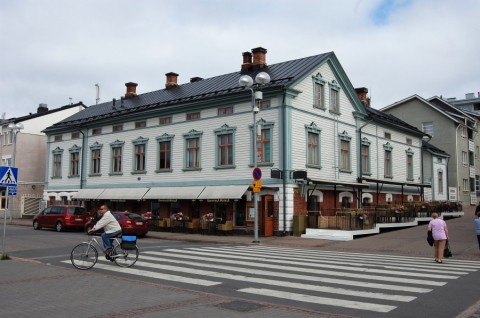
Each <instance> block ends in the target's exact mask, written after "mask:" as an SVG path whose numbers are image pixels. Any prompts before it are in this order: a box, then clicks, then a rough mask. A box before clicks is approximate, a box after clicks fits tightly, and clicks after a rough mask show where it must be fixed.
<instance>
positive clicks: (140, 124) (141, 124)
mask: <svg viewBox="0 0 480 318" xmlns="http://www.w3.org/2000/svg"><path fill="white" fill-rule="evenodd" d="M145 127H147V122H146V121H145V120H142V121H136V122H135V128H145Z"/></svg>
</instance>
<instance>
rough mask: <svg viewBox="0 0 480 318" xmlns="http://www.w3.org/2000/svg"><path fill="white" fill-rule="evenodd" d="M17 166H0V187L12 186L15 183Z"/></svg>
mask: <svg viewBox="0 0 480 318" xmlns="http://www.w3.org/2000/svg"><path fill="white" fill-rule="evenodd" d="M17 179H18V168H16V167H5V166H0V187H13V186H16V185H17Z"/></svg>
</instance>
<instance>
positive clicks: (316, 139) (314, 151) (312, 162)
mask: <svg viewBox="0 0 480 318" xmlns="http://www.w3.org/2000/svg"><path fill="white" fill-rule="evenodd" d="M305 129H306V132H307V166H308V167H315V168H320V132H321V130H320V129H319V128H318V127H317V125H316V124H315V123H311V124H310V125H308V126H307V125H305Z"/></svg>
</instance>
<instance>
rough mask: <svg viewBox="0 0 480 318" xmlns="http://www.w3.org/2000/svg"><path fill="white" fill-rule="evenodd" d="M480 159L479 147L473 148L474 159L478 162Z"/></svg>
mask: <svg viewBox="0 0 480 318" xmlns="http://www.w3.org/2000/svg"><path fill="white" fill-rule="evenodd" d="M479 158H480V147H479V146H475V159H476V160H478V159H479Z"/></svg>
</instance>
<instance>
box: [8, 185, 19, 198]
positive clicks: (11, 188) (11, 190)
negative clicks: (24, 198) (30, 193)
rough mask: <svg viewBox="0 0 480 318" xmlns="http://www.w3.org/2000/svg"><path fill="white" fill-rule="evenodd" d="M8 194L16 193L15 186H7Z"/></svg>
mask: <svg viewBox="0 0 480 318" xmlns="http://www.w3.org/2000/svg"><path fill="white" fill-rule="evenodd" d="M8 195H11V196H16V195H17V187H16V186H15V187H11V186H10V187H8Z"/></svg>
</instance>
